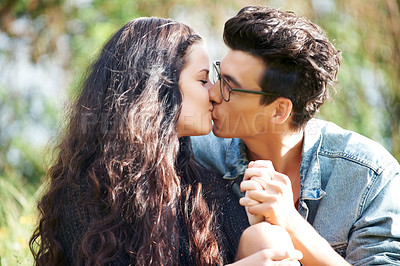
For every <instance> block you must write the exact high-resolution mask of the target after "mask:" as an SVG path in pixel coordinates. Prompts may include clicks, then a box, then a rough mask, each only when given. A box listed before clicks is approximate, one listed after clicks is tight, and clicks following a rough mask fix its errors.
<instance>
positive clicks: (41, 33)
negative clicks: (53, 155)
mask: <svg viewBox="0 0 400 266" xmlns="http://www.w3.org/2000/svg"><path fill="white" fill-rule="evenodd" d="M250 4H252V5H269V6H273V7H277V8H281V9H284V10H291V11H294V12H295V13H296V14H298V15H304V16H306V17H308V18H309V19H311V20H312V21H313V22H316V23H317V24H319V25H320V26H322V27H323V28H324V29H325V30H326V32H327V35H328V37H329V39H330V40H331V41H333V42H334V43H335V44H336V47H337V48H339V49H341V50H342V52H343V63H342V66H341V70H340V71H339V84H338V86H337V93H336V95H335V96H334V99H335V100H334V101H332V102H329V103H327V104H326V105H325V106H323V108H322V109H321V111H320V113H319V114H318V116H319V117H322V118H324V119H327V120H332V121H334V122H335V123H337V124H339V125H341V126H342V127H345V128H348V129H351V130H354V131H357V132H359V133H361V134H363V135H366V136H368V137H369V138H372V139H374V140H376V141H378V142H379V143H381V144H382V145H384V146H385V147H386V148H387V149H388V150H389V151H390V152H391V153H392V154H393V155H394V156H395V157H396V158H397V160H400V128H399V121H400V63H399V62H400V10H399V6H400V1H399V0H302V1H299V0H286V1H284V0H282V1H277V0H275V1H272V0H271V1H239V0H231V1H227V0H219V1H217V0H182V1H178V0H171V1H168V0H113V1H106V0H64V1H59V0H19V1H18V0H1V1H0V30H1V31H0V265H3V266H5V265H32V258H31V255H30V252H29V248H28V244H27V243H28V239H29V237H30V235H31V232H32V229H33V224H34V223H35V212H36V209H35V202H36V200H37V198H38V195H40V185H41V184H42V181H43V175H44V172H45V169H46V167H47V165H48V164H49V161H50V152H51V149H52V145H53V143H54V142H53V138H54V137H55V136H56V134H57V131H58V128H59V127H60V125H61V123H62V122H61V121H62V119H63V116H62V113H63V112H62V110H63V106H64V104H65V103H66V102H67V101H68V99H69V98H70V97H72V96H73V95H74V92H75V91H76V89H77V88H78V87H79V84H80V82H81V81H82V75H83V73H84V72H85V70H86V68H87V66H88V64H89V63H90V61H91V60H92V59H93V58H94V57H95V56H96V53H97V52H98V51H99V49H100V48H101V46H102V45H103V44H104V42H105V41H106V40H107V39H108V38H109V36H110V35H111V34H112V33H113V32H114V31H115V30H117V29H118V28H120V27H121V26H122V25H124V24H125V23H126V22H127V21H129V20H131V19H133V18H136V17H140V16H161V17H170V18H174V19H177V20H179V21H181V22H185V23H187V24H189V25H191V26H192V27H194V28H195V29H196V30H197V31H198V32H199V33H200V34H201V35H202V36H203V37H204V38H205V39H206V41H207V45H208V48H209V51H210V55H211V59H212V60H216V59H220V58H222V57H223V56H224V54H225V52H226V48H225V46H224V45H223V42H222V38H221V35H222V29H223V24H224V22H225V21H226V20H227V19H228V18H230V17H231V16H233V15H235V13H237V11H239V9H240V8H241V7H244V6H246V5H250Z"/></svg>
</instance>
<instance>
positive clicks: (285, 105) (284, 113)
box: [271, 97, 293, 124]
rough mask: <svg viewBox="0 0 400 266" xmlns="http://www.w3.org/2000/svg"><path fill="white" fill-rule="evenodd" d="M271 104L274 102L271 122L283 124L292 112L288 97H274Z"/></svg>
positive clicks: (291, 104)
mask: <svg viewBox="0 0 400 266" xmlns="http://www.w3.org/2000/svg"><path fill="white" fill-rule="evenodd" d="M272 104H274V109H273V112H274V113H273V115H272V117H271V122H272V123H273V124H283V123H285V122H286V120H287V119H288V118H289V116H290V115H291V114H292V109H293V103H292V101H291V100H289V99H288V98H283V97H280V98H278V99H276V100H275V101H274V102H273V103H272Z"/></svg>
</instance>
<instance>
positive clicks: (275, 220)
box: [240, 160, 297, 229]
mask: <svg viewBox="0 0 400 266" xmlns="http://www.w3.org/2000/svg"><path fill="white" fill-rule="evenodd" d="M240 188H241V190H242V191H246V196H245V197H244V198H241V199H240V204H241V205H242V206H245V207H246V211H247V212H248V216H249V220H250V223H252V222H259V221H260V215H262V216H263V217H264V219H265V221H267V222H269V223H271V224H274V225H280V226H282V227H283V228H285V229H288V228H289V227H290V223H291V221H292V220H293V217H294V216H293V215H294V214H296V213H297V210H296V209H295V207H294V203H293V192H292V186H291V182H290V179H289V177H288V176H286V175H284V174H281V173H278V172H276V171H275V169H274V167H273V165H272V162H271V161H262V160H259V161H255V162H251V163H250V164H249V168H248V169H247V170H246V172H245V174H244V178H243V181H242V183H241V185H240ZM251 215H255V217H254V216H251Z"/></svg>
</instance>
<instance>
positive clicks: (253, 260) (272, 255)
mask: <svg viewBox="0 0 400 266" xmlns="http://www.w3.org/2000/svg"><path fill="white" fill-rule="evenodd" d="M302 258H303V254H302V253H301V252H300V251H298V250H295V249H293V250H289V251H288V250H281V249H263V250H260V251H258V252H256V253H254V254H253V255H250V256H248V257H245V258H243V259H241V260H238V261H236V262H235V263H232V264H229V265H230V266H248V265H265V266H270V265H279V266H299V265H300V262H299V260H301V259H302Z"/></svg>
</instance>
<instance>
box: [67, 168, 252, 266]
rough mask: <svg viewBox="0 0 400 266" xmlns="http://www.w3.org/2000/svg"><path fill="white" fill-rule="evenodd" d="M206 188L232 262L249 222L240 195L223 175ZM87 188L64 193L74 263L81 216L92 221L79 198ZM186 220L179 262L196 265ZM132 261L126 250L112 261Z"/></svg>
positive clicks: (211, 179)
mask: <svg viewBox="0 0 400 266" xmlns="http://www.w3.org/2000/svg"><path fill="white" fill-rule="evenodd" d="M202 183H203V192H204V195H205V199H206V201H207V203H208V204H209V205H210V206H211V205H214V206H215V208H214V209H215V211H216V214H217V221H218V228H219V230H220V233H219V239H218V241H219V242H220V247H221V250H222V252H223V254H221V255H222V257H223V258H224V264H226V263H232V262H233V261H234V259H235V256H236V252H237V248H238V245H239V240H240V236H241V234H242V232H243V230H244V229H246V228H247V227H248V226H249V222H248V219H247V215H246V212H245V209H244V207H242V206H240V205H239V198H238V197H237V196H236V195H235V194H234V193H233V192H232V189H231V188H230V183H229V181H227V180H224V179H222V178H221V177H217V176H212V177H208V178H207V180H205V181H203V182H202ZM84 191H85V190H84V189H82V188H81V189H73V188H72V187H70V188H66V190H65V191H64V193H63V197H62V198H63V199H62V200H63V203H62V204H63V205H62V206H63V208H62V209H63V212H62V213H63V218H62V220H61V224H60V226H61V228H62V236H61V242H62V245H63V248H64V251H65V254H66V256H67V258H68V260H69V262H70V264H71V265H73V259H72V258H73V253H74V252H73V250H75V248H74V243H75V244H76V243H78V242H79V240H80V237H81V235H82V233H83V231H84V225H83V223H82V222H81V221H82V219H83V220H86V221H89V217H88V215H87V213H86V212H85V210H84V209H83V208H82V207H81V206H80V205H79V204H78V203H77V202H76V199H77V198H82V197H78V194H77V193H84ZM183 225H184V222H183V221H182V219H178V227H179V265H194V263H193V262H192V258H191V255H190V250H189V242H188V236H187V234H186V230H185V228H183ZM132 264H133V262H131V261H130V258H129V256H128V255H127V254H124V253H122V254H121V255H120V256H118V258H117V259H116V260H115V261H114V262H112V263H109V265H118V266H120V265H132Z"/></svg>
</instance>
